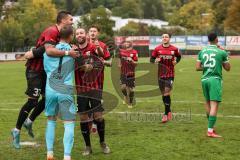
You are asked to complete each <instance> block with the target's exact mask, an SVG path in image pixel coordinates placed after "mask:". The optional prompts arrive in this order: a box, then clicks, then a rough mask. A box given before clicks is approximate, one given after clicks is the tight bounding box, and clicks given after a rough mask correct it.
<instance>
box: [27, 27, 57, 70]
mask: <svg viewBox="0 0 240 160" xmlns="http://www.w3.org/2000/svg"><path fill="white" fill-rule="evenodd" d="M59 40H60V35H59V30H58V28H57V26H56V25H53V26H50V27H48V28H46V29H45V30H44V31H43V32H42V33H41V35H40V37H39V38H38V40H37V43H36V48H38V47H40V46H43V45H44V44H46V43H50V44H54V45H55V44H57V43H58V42H59ZM26 67H27V68H28V69H31V70H34V71H43V70H44V69H43V58H42V57H41V58H32V59H29V60H27V63H26Z"/></svg>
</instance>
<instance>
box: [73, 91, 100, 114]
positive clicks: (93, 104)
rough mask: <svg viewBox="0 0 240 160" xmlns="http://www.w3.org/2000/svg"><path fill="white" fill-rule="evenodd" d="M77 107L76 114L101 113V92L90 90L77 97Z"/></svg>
mask: <svg viewBox="0 0 240 160" xmlns="http://www.w3.org/2000/svg"><path fill="white" fill-rule="evenodd" d="M77 107H78V113H80V114H83V113H88V114H91V113H94V112H103V111H104V108H103V105H102V91H101V90H99V91H96V90H92V91H89V92H85V93H82V94H78V96H77Z"/></svg>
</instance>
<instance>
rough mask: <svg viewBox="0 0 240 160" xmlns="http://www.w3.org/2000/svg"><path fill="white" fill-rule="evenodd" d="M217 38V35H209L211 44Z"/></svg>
mask: <svg viewBox="0 0 240 160" xmlns="http://www.w3.org/2000/svg"><path fill="white" fill-rule="evenodd" d="M216 38H217V34H216V33H210V34H209V35H208V41H209V42H214V41H215V39H216Z"/></svg>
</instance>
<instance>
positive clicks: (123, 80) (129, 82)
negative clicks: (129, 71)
mask: <svg viewBox="0 0 240 160" xmlns="http://www.w3.org/2000/svg"><path fill="white" fill-rule="evenodd" d="M123 84H125V85H126V86H127V87H130V88H134V87H135V77H134V76H126V75H121V77H120V85H123Z"/></svg>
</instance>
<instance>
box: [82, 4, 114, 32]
mask: <svg viewBox="0 0 240 160" xmlns="http://www.w3.org/2000/svg"><path fill="white" fill-rule="evenodd" d="M93 24H95V25H97V26H98V27H99V28H100V29H101V33H102V34H106V35H108V36H113V30H112V27H113V21H111V20H110V14H109V13H108V12H107V11H106V8H105V7H103V6H99V7H98V8H96V9H92V10H91V12H90V13H89V14H86V15H84V16H82V17H81V18H80V23H79V24H78V25H79V26H82V27H85V28H89V27H90V26H91V25H93Z"/></svg>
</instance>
